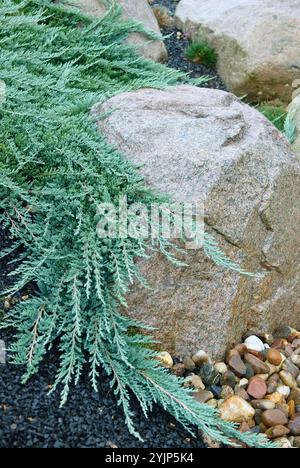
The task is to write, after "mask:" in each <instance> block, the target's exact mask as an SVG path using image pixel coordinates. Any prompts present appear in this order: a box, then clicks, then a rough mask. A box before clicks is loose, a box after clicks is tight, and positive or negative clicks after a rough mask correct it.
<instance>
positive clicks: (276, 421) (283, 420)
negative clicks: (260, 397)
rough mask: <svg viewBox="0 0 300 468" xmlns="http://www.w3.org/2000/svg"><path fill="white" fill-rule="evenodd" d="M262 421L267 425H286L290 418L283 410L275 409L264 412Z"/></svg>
mask: <svg viewBox="0 0 300 468" xmlns="http://www.w3.org/2000/svg"><path fill="white" fill-rule="evenodd" d="M262 422H263V424H264V425H265V426H266V427H274V426H285V425H286V424H287V423H288V419H287V417H286V415H285V414H284V413H283V412H282V411H280V410H278V409H273V410H267V411H265V412H264V413H263V415H262Z"/></svg>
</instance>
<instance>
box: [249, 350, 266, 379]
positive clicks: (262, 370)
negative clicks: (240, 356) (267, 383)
mask: <svg viewBox="0 0 300 468" xmlns="http://www.w3.org/2000/svg"><path fill="white" fill-rule="evenodd" d="M245 361H246V362H247V363H248V364H250V366H251V367H252V368H253V370H254V372H255V374H267V373H268V370H269V368H268V366H267V364H266V363H264V362H262V361H261V360H260V359H258V358H257V357H256V356H253V354H250V353H247V354H245Z"/></svg>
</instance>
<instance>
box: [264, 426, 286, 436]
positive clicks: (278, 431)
mask: <svg viewBox="0 0 300 468" xmlns="http://www.w3.org/2000/svg"><path fill="white" fill-rule="evenodd" d="M289 433H290V430H289V429H288V428H287V427H285V426H280V425H278V426H274V427H270V429H268V430H267V431H266V435H267V436H268V437H269V439H278V438H279V437H284V436H286V435H288V434H289Z"/></svg>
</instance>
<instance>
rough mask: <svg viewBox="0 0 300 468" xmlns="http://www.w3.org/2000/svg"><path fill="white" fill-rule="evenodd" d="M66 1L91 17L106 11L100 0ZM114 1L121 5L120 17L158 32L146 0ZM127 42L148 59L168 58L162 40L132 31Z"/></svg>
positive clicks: (159, 60) (98, 15) (103, 3)
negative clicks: (137, 22)
mask: <svg viewBox="0 0 300 468" xmlns="http://www.w3.org/2000/svg"><path fill="white" fill-rule="evenodd" d="M59 1H61V0H59ZM67 3H68V4H69V5H70V6H76V7H77V8H80V9H81V10H82V11H83V12H84V13H86V14H88V15H90V16H92V17H101V16H103V15H104V14H105V13H106V11H107V7H106V6H105V2H103V1H101V0H99V1H98V0H69V1H68V2H67ZM116 3H119V5H120V6H121V7H122V17H123V19H124V20H128V19H133V20H137V21H139V22H142V23H143V25H144V26H145V28H146V29H148V30H152V31H154V32H155V33H157V34H160V29H159V26H158V23H157V20H156V18H155V16H154V14H153V11H152V9H151V7H150V6H149V4H148V2H147V1H146V0H138V1H136V0H117V2H116ZM128 42H129V43H130V44H133V45H134V46H136V47H137V49H138V50H139V52H140V53H141V54H142V55H144V57H146V58H148V59H151V60H154V61H157V62H165V61H166V60H167V58H168V55H167V50H166V47H165V45H164V43H163V41H162V40H155V41H151V40H150V39H149V37H147V36H146V35H144V34H141V33H132V34H130V36H129V38H128Z"/></svg>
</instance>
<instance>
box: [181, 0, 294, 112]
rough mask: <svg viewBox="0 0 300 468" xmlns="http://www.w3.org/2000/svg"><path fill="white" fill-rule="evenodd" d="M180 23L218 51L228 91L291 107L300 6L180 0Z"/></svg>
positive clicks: (284, 0)
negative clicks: (279, 102)
mask: <svg viewBox="0 0 300 468" xmlns="http://www.w3.org/2000/svg"><path fill="white" fill-rule="evenodd" d="M176 23H177V26H178V27H180V28H182V29H183V30H184V31H185V32H187V33H189V34H190V35H191V36H192V37H193V38H194V39H200V40H205V41H207V42H209V43H210V44H211V45H212V46H213V47H214V48H215V50H216V52H217V53H218V57H219V60H218V72H219V74H220V75H221V77H222V78H223V80H224V82H225V83H226V85H227V87H228V89H229V91H231V92H233V93H235V94H236V95H238V96H242V95H245V94H247V95H248V99H251V100H254V101H257V100H268V99H279V100H281V101H282V102H286V103H288V102H290V101H291V95H292V91H293V89H292V83H293V81H294V80H295V79H296V78H299V74H300V53H299V50H300V0H201V1H199V0H181V1H180V2H179V4H178V7H177V10H176Z"/></svg>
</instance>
